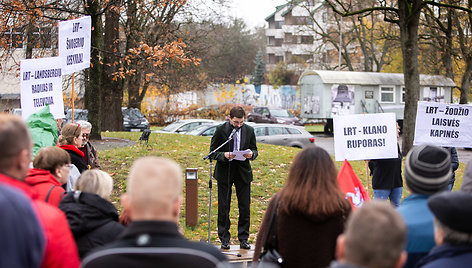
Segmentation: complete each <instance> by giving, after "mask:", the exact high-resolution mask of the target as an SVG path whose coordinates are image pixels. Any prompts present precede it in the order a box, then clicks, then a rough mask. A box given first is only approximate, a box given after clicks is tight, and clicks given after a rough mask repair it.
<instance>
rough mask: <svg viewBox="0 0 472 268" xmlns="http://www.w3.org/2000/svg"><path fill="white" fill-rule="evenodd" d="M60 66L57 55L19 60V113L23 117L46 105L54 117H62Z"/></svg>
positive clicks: (62, 101) (62, 102)
mask: <svg viewBox="0 0 472 268" xmlns="http://www.w3.org/2000/svg"><path fill="white" fill-rule="evenodd" d="M61 66H62V63H61V59H60V58H59V57H53V58H42V59H24V60H21V62H20V78H21V80H20V81H21V115H22V116H23V118H25V119H26V118H28V116H30V115H31V114H33V113H35V112H37V111H39V110H41V109H42V108H44V106H46V105H49V109H50V111H51V113H52V114H53V116H54V118H55V119H58V118H64V100H63V98H62V76H61V75H62V69H61Z"/></svg>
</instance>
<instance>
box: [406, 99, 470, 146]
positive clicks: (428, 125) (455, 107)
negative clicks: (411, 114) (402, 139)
mask: <svg viewBox="0 0 472 268" xmlns="http://www.w3.org/2000/svg"><path fill="white" fill-rule="evenodd" d="M471 129H472V106H468V105H462V104H446V103H440V102H424V101H420V102H418V110H417V112H416V125H415V140H414V145H421V144H433V145H436V146H443V147H472V131H470V130H471Z"/></svg>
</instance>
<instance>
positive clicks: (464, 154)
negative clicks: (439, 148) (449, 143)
mask: <svg viewBox="0 0 472 268" xmlns="http://www.w3.org/2000/svg"><path fill="white" fill-rule="evenodd" d="M314 136H315V144H316V145H318V146H320V147H321V148H323V149H325V150H326V151H328V153H329V154H330V155H334V139H333V137H332V136H326V135H322V134H315V135H314ZM399 143H400V148H401V144H402V141H401V137H400V140H399ZM456 149H457V156H458V158H459V162H461V163H468V162H469V161H470V160H472V150H464V149H463V148H456Z"/></svg>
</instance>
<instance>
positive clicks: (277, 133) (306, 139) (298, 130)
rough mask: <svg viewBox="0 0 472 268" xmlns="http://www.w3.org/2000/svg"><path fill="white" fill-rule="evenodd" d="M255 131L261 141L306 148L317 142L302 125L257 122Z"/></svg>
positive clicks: (257, 138)
mask: <svg viewBox="0 0 472 268" xmlns="http://www.w3.org/2000/svg"><path fill="white" fill-rule="evenodd" d="M253 127H254V133H255V134H256V140H257V142H260V143H268V144H274V145H283V146H289V147H297V148H305V147H306V146H308V145H310V144H314V143H315V137H313V135H311V134H310V133H309V132H308V131H306V129H305V128H304V127H302V126H294V125H284V124H255V125H253Z"/></svg>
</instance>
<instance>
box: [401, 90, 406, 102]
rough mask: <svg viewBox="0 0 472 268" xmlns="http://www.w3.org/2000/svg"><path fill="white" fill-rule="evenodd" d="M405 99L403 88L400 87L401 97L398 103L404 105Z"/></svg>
mask: <svg viewBox="0 0 472 268" xmlns="http://www.w3.org/2000/svg"><path fill="white" fill-rule="evenodd" d="M405 97H406V94H405V88H404V87H402V95H401V97H400V102H401V103H405Z"/></svg>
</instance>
